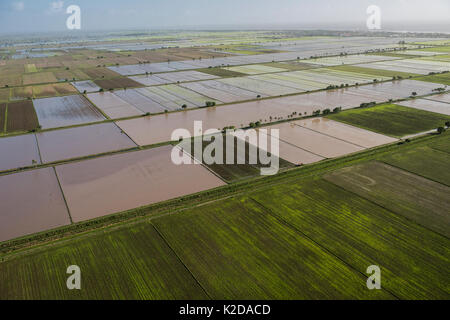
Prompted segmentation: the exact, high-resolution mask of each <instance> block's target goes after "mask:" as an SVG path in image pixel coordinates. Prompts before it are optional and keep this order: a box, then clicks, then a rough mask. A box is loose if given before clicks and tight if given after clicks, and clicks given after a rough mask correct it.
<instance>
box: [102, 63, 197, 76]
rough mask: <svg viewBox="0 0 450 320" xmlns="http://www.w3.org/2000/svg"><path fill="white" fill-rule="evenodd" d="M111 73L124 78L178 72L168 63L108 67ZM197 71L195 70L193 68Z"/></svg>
mask: <svg viewBox="0 0 450 320" xmlns="http://www.w3.org/2000/svg"><path fill="white" fill-rule="evenodd" d="M108 69H110V70H111V71H114V72H117V73H118V74H121V75H123V76H131V75H135V74H144V73H146V72H148V73H157V72H169V71H176V69H174V68H171V67H169V65H168V63H152V64H140V65H137V64H136V65H127V66H117V67H108ZM192 69H195V68H192Z"/></svg>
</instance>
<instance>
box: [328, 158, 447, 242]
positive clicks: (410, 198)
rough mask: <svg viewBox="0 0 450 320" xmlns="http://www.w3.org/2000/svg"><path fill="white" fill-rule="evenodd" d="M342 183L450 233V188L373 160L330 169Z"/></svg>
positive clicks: (332, 177)
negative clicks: (449, 212) (449, 213)
mask: <svg viewBox="0 0 450 320" xmlns="http://www.w3.org/2000/svg"><path fill="white" fill-rule="evenodd" d="M325 178H326V179H327V180H328V181H330V182H333V183H334V184H336V185H339V186H340V187H342V188H344V189H346V190H349V191H351V192H354V193H356V194H358V195H360V196H361V197H364V198H367V199H369V200H370V201H373V202H375V203H377V204H378V205H380V206H382V207H384V208H387V209H389V210H391V211H394V212H395V213H397V214H399V215H401V216H404V217H406V218H408V219H411V220H413V221H415V222H417V223H418V224H420V225H422V226H425V227H426V228H428V229H430V230H434V231H435V232H438V233H440V234H442V235H444V236H446V237H448V236H450V229H449V228H448V226H449V225H450V216H449V215H448V207H449V206H450V198H449V196H448V195H449V194H450V188H449V187H447V186H445V185H443V184H440V183H437V182H434V181H431V180H428V179H425V178H422V177H420V176H417V175H415V174H412V173H410V172H408V171H404V170H401V169H398V168H395V167H392V166H389V165H387V164H383V163H380V162H376V161H372V162H368V163H364V164H358V165H355V166H352V167H347V168H343V169H340V170H337V171H334V172H332V173H329V174H327V175H326V176H325Z"/></svg>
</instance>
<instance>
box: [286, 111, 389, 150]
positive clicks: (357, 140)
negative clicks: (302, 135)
mask: <svg viewBox="0 0 450 320" xmlns="http://www.w3.org/2000/svg"><path fill="white" fill-rule="evenodd" d="M294 123H295V124H297V125H299V126H302V127H305V128H308V129H311V130H314V131H317V132H320V133H323V134H326V135H329V136H332V137H335V138H338V139H341V140H344V141H348V142H350V143H353V144H356V145H358V146H360V147H364V148H373V147H376V146H379V145H383V144H387V143H391V142H394V141H397V139H394V138H391V137H387V136H384V135H382V134H378V133H374V132H371V131H368V130H364V129H360V128H356V127H353V126H350V125H347V124H343V123H340V122H337V121H333V120H330V119H327V118H314V119H305V120H299V121H295V122H294Z"/></svg>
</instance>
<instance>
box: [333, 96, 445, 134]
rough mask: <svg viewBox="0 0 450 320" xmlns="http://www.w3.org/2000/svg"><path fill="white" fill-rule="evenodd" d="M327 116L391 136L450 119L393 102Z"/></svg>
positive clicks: (418, 130)
mask: <svg viewBox="0 0 450 320" xmlns="http://www.w3.org/2000/svg"><path fill="white" fill-rule="evenodd" d="M327 118H329V119H332V120H337V121H341V122H344V123H347V124H350V125H353V126H357V127H360V128H364V129H367V130H371V131H375V132H379V133H382V134H387V135H390V136H393V137H403V136H407V135H410V134H414V133H419V132H425V131H428V130H431V129H436V128H437V127H440V126H442V125H443V124H444V123H445V122H446V121H449V120H450V118H449V117H448V116H445V115H441V114H437V113H434V112H428V111H423V110H417V109H413V108H407V107H403V106H399V105H395V104H385V105H381V106H375V107H371V108H362V109H354V110H346V111H344V112H340V113H337V114H332V115H329V116H327Z"/></svg>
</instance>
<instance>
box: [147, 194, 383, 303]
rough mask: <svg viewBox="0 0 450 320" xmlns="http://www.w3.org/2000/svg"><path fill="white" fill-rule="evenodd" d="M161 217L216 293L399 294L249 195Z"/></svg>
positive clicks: (167, 234) (162, 227)
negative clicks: (370, 284)
mask: <svg viewBox="0 0 450 320" xmlns="http://www.w3.org/2000/svg"><path fill="white" fill-rule="evenodd" d="M266 197H267V196H266ZM153 223H154V224H155V227H156V228H157V229H158V231H159V232H160V233H161V234H162V235H163V237H164V238H165V239H166V240H167V241H168V243H169V244H170V247H171V248H172V249H173V250H174V251H175V252H176V253H177V255H178V256H179V257H180V259H181V260H182V261H183V262H184V263H185V264H186V265H187V266H188V268H189V270H190V271H191V272H192V274H193V276H194V277H195V278H196V279H197V280H198V281H199V283H201V284H202V287H203V288H205V290H206V291H207V292H208V293H209V294H210V296H211V298H213V299H219V300H220V299H345V298H347V299H351V298H354V299H356V298H363V299H370V298H372V299H375V298H379V299H383V298H384V299H389V298H391V297H390V296H389V294H388V293H386V292H385V291H382V290H372V291H370V290H367V288H366V287H365V282H366V279H365V277H363V276H362V275H361V274H360V273H358V272H356V271H354V270H353V269H352V268H350V267H349V266H347V265H346V264H344V263H343V262H342V261H341V260H339V259H338V258H336V257H335V256H333V255H331V254H329V253H327V252H326V251H324V250H322V249H321V248H320V247H319V246H318V245H317V244H316V243H314V242H312V241H311V240H310V239H308V238H306V237H305V236H303V235H301V234H300V233H298V232H296V231H294V230H293V229H292V228H290V227H288V226H287V225H286V224H284V223H282V222H280V221H279V220H277V219H276V218H275V217H273V216H272V215H271V214H270V211H269V210H266V209H265V208H264V207H262V206H261V205H260V204H258V203H257V202H255V201H253V200H252V199H249V198H232V199H227V200H226V201H220V202H216V203H213V204H209V205H205V206H201V207H197V208H196V209H195V210H192V209H190V210H186V211H184V212H183V214H176V215H168V216H165V217H162V218H157V219H155V220H154V222H153ZM218 230H221V231H220V232H218ZM205 257H208V259H205ZM311 283H314V286H312V285H311Z"/></svg>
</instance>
